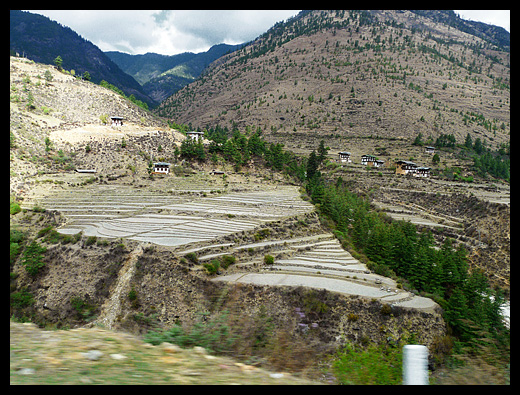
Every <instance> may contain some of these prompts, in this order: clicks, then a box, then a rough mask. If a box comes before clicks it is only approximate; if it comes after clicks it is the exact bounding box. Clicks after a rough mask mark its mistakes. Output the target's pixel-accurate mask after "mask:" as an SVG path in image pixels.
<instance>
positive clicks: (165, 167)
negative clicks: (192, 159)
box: [152, 162, 170, 174]
mask: <svg viewBox="0 0 520 395" xmlns="http://www.w3.org/2000/svg"><path fill="white" fill-rule="evenodd" d="M168 173H170V164H169V163H166V162H157V163H154V164H153V172H152V174H168Z"/></svg>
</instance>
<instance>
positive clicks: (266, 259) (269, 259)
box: [264, 255, 274, 265]
mask: <svg viewBox="0 0 520 395" xmlns="http://www.w3.org/2000/svg"><path fill="white" fill-rule="evenodd" d="M264 263H265V264H266V265H272V264H273V263H274V257H273V256H272V255H265V256H264Z"/></svg>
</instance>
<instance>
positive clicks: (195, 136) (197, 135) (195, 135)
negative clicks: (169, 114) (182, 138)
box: [186, 131, 204, 141]
mask: <svg viewBox="0 0 520 395" xmlns="http://www.w3.org/2000/svg"><path fill="white" fill-rule="evenodd" d="M186 136H187V137H191V138H192V139H193V140H194V141H199V139H201V140H202V138H203V137H204V132H196V131H192V132H186Z"/></svg>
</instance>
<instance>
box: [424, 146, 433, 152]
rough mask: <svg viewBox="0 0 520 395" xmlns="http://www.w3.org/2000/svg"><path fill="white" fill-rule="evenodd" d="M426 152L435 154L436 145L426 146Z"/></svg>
mask: <svg viewBox="0 0 520 395" xmlns="http://www.w3.org/2000/svg"><path fill="white" fill-rule="evenodd" d="M424 152H426V153H427V154H434V153H435V147H430V146H428V147H424Z"/></svg>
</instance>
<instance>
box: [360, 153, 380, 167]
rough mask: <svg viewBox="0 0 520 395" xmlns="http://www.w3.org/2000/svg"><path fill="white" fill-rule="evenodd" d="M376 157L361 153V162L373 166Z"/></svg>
mask: <svg viewBox="0 0 520 395" xmlns="http://www.w3.org/2000/svg"><path fill="white" fill-rule="evenodd" d="M376 160H377V159H376V157H375V156H373V155H362V156H361V164H362V165H366V166H374V164H375V161H376Z"/></svg>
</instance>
